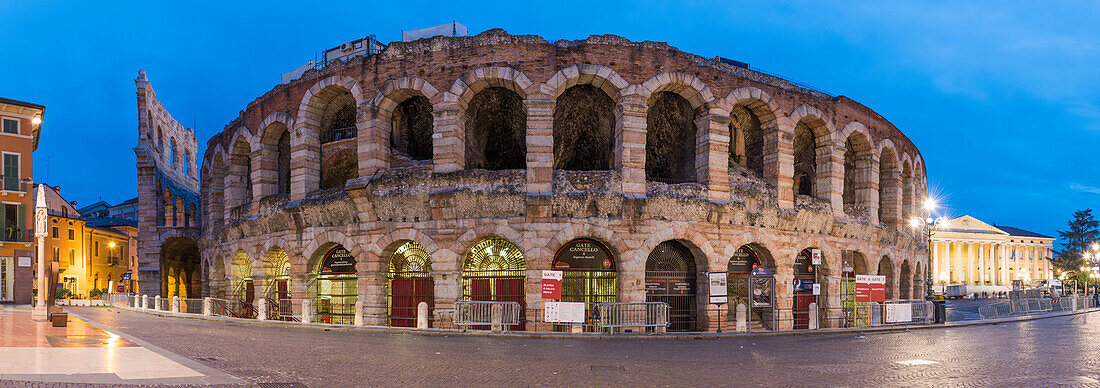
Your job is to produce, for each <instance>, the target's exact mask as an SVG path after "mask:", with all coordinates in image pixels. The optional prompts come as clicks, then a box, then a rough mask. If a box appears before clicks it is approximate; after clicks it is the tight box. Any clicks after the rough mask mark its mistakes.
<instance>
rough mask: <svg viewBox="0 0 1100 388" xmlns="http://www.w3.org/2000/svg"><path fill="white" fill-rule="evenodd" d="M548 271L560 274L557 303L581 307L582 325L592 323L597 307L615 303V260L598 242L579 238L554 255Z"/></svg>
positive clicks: (616, 279)
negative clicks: (583, 322)
mask: <svg viewBox="0 0 1100 388" xmlns="http://www.w3.org/2000/svg"><path fill="white" fill-rule="evenodd" d="M551 268H552V269H554V270H557V271H562V291H561V301H562V302H583V303H584V304H585V306H584V307H585V323H586V324H588V325H594V324H595V323H596V321H595V319H596V306H597V305H598V304H600V303H608V302H615V301H616V296H617V293H616V291H617V289H618V278H617V272H616V265H615V257H614V255H612V254H611V250H609V249H607V246H606V245H604V244H602V243H600V242H599V241H596V240H592V239H588V238H579V239H576V240H573V241H570V242H568V243H566V244H565V245H563V246H562V247H561V248H560V249H558V252H557V253H556V254H555V255H554V262H553V263H552V264H551ZM589 327H594V326H589Z"/></svg>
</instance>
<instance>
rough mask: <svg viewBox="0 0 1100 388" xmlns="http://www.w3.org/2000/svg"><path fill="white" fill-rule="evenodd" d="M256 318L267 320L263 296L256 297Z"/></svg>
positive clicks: (265, 303)
mask: <svg viewBox="0 0 1100 388" xmlns="http://www.w3.org/2000/svg"><path fill="white" fill-rule="evenodd" d="M256 320H257V321H266V320H267V299H265V298H256Z"/></svg>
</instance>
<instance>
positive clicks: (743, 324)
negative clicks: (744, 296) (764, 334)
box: [734, 303, 749, 333]
mask: <svg viewBox="0 0 1100 388" xmlns="http://www.w3.org/2000/svg"><path fill="white" fill-rule="evenodd" d="M736 310H737V327H736V328H735V329H734V331H736V332H738V333H746V332H748V331H749V314H748V308H747V307H745V304H744V303H738V304H737V309H736Z"/></svg>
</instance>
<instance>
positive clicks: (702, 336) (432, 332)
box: [73, 306, 1100, 340]
mask: <svg viewBox="0 0 1100 388" xmlns="http://www.w3.org/2000/svg"><path fill="white" fill-rule="evenodd" d="M73 307H76V306H73ZM81 308H89V309H94V308H106V309H109V310H119V311H131V312H139V313H144V314H147V315H155V316H160V317H170V318H189V319H200V320H207V321H220V322H230V323H242V324H250V325H265V326H278V327H306V328H313V329H323V330H324V331H333V330H341V331H362V332H370V333H389V334H417V335H429V336H451V335H462V336H472V337H513V338H556V339H578V338H586V339H659V340H669V339H671V340H689V339H690V340H706V339H720V338H754V337H779V336H794V335H828V334H851V333H859V334H862V333H892V332H905V331H912V330H926V329H940V328H955V327H969V326H982V325H997V324H1002V323H1012V322H1026V321H1034V320H1038V319H1046V318H1057V317H1065V316H1071V315H1080V314H1087V313H1094V312H1100V308H1093V309H1091V310H1080V311H1069V312H1059V313H1054V314H1046V315H1029V316H1021V317H1009V318H998V319H990V320H977V321H969V322H967V321H963V322H957V323H948V324H927V325H905V326H870V327H859V328H844V329H817V330H784V331H769V332H755V333H730V332H724V333H712V332H708V333H677V334H669V333H665V334H654V333H619V334H606V333H601V334H593V333H586V334H573V333H559V332H538V331H536V332H526V331H525V332H519V331H514V332H491V331H483V330H476V331H463V330H456V329H403V328H395V327H388V326H353V325H333V324H324V323H301V322H285V321H258V320H255V319H244V318H231V317H219V316H207V315H201V314H185V313H173V312H170V311H159V310H142V309H134V308H121V307H116V306H106V307H81Z"/></svg>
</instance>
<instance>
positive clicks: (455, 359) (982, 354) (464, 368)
mask: <svg viewBox="0 0 1100 388" xmlns="http://www.w3.org/2000/svg"><path fill="white" fill-rule="evenodd" d="M70 311H73V312H75V313H76V314H78V315H79V316H81V317H85V318H87V319H88V320H90V321H94V322H97V323H99V324H102V325H103V326H105V327H107V328H110V329H112V330H117V331H119V332H124V333H128V334H130V335H132V336H133V337H135V338H140V339H141V340H143V341H148V343H150V344H152V345H155V346H157V347H160V348H163V349H165V350H167V351H170V352H172V353H174V354H178V355H181V356H183V357H187V358H189V359H191V360H195V361H198V362H200V363H202V364H203V365H206V366H209V367H213V368H215V369H218V370H221V371H224V372H227V373H229V374H231V375H233V376H236V377H238V378H241V379H243V380H246V381H249V382H253V383H283V384H291V383H297V384H299V386H310V387H331V386H341V387H342V386H439V385H449V386H450V385H461V386H474V387H479V386H502V385H506V386H517V385H518V386H533V385H547V386H607V385H613V386H624V385H629V386H639V385H643V386H673V385H676V386H682V385H693V386H805V385H815V386H823V385H826V386H944V385H948V386H971V385H974V386H1036V385H1042V386H1050V385H1064V384H1067V385H1080V384H1085V385H1100V384H1097V383H1096V380H1097V379H1100V368H1098V367H1100V314H1095V313H1093V314H1088V315H1075V316H1066V317H1054V318H1046V319H1039V320H1032V321H1023V322H1012V323H1002V324H996V325H978V326H967V327H953V328H944V329H926V330H913V331H903V332H891V333H865V334H862V335H861V334H859V333H844V334H812V335H787V336H770V337H760V336H758V337H726V338H716V339H703V340H668V339H594V338H576V339H573V338H569V339H539V338H515V337H484V336H460V335H449V336H442V335H420V334H394V333H381V332H365V331H348V330H338V329H332V330H324V329H318V328H313V327H300V326H282V325H278V324H254V323H245V322H232V321H210V320H202V319H193V318H173V317H159V316H153V315H148V314H144V313H139V312H132V311H123V310H118V309H113V308H94V307H92V308H70ZM265 385H266V384H265Z"/></svg>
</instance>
